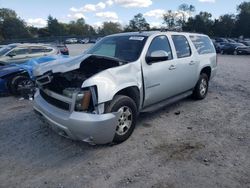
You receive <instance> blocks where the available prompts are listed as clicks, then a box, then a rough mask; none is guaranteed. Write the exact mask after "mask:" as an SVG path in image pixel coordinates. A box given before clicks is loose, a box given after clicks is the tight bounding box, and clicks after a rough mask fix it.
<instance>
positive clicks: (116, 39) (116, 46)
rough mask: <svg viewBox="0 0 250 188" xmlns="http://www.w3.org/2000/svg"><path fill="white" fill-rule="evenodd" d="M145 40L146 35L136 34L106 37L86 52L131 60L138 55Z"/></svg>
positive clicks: (135, 58)
mask: <svg viewBox="0 0 250 188" xmlns="http://www.w3.org/2000/svg"><path fill="white" fill-rule="evenodd" d="M146 40H147V37H145V36H138V35H136V36H111V37H106V38H103V39H102V40H101V41H100V42H98V43H97V44H96V45H95V46H93V47H92V48H91V49H90V50H89V51H88V52H87V53H88V54H93V55H100V56H106V57H112V58H117V59H120V60H123V61H126V62H133V61H136V60H137V59H138V58H139V57H140V54H141V52H142V49H143V47H144V44H145V42H146Z"/></svg>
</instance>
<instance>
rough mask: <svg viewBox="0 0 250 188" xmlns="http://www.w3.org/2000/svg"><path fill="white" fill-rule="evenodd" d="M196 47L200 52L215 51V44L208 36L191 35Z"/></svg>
mask: <svg viewBox="0 0 250 188" xmlns="http://www.w3.org/2000/svg"><path fill="white" fill-rule="evenodd" d="M190 39H191V41H192V42H193V44H194V46H195V48H196V49H197V51H198V53H199V54H210V53H215V49H214V45H213V43H212V41H211V40H210V39H209V38H208V37H206V36H194V35H192V36H190Z"/></svg>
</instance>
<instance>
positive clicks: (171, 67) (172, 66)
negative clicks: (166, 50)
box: [168, 65, 176, 70]
mask: <svg viewBox="0 0 250 188" xmlns="http://www.w3.org/2000/svg"><path fill="white" fill-rule="evenodd" d="M168 69H169V70H175V69H176V66H174V65H171V66H170V67H169V68H168Z"/></svg>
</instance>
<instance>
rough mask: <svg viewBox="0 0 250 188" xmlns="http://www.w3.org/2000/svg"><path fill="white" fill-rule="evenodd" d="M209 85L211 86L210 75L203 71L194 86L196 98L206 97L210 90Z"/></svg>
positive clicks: (194, 96)
mask: <svg viewBox="0 0 250 188" xmlns="http://www.w3.org/2000/svg"><path fill="white" fill-rule="evenodd" d="M208 86H209V81H208V76H207V75H206V74H205V73H202V74H201V75H200V78H199V80H198V82H197V84H196V86H195V88H194V91H193V98H194V99H196V100H202V99H205V98H206V96H207V92H208Z"/></svg>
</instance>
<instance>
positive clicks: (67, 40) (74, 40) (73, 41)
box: [65, 38, 78, 44]
mask: <svg viewBox="0 0 250 188" xmlns="http://www.w3.org/2000/svg"><path fill="white" fill-rule="evenodd" d="M77 42H78V40H77V39H76V38H69V39H66V40H65V43H66V44H76V43H77Z"/></svg>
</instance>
